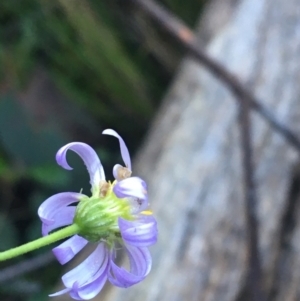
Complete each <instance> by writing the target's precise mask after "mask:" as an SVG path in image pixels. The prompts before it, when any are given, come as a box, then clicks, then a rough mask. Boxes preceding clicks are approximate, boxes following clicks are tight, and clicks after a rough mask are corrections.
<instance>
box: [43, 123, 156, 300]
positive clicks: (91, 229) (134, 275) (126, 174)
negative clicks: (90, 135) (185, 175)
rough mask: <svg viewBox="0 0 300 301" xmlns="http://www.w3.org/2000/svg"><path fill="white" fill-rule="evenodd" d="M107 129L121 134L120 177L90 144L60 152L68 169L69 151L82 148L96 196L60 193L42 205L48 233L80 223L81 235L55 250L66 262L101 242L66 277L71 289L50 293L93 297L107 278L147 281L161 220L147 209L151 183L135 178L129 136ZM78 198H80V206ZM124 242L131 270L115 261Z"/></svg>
mask: <svg viewBox="0 0 300 301" xmlns="http://www.w3.org/2000/svg"><path fill="white" fill-rule="evenodd" d="M103 134H106V135H112V136H115V137H116V138H118V139H119V143H120V148H121V155H122V158H123V161H124V163H125V167H123V166H121V165H119V164H117V165H115V166H114V168H113V175H114V177H115V181H114V182H113V183H111V182H107V181H106V179H105V174H104V170H103V167H102V164H101V162H100V159H99V158H98V156H97V154H96V152H95V151H94V150H93V149H92V148H91V147H90V146H88V145H87V144H85V143H80V142H73V143H69V144H67V145H65V146H64V147H62V148H61V149H60V150H59V151H58V152H57V155H56V161H57V163H58V164H59V165H61V166H62V167H63V168H65V169H72V168H71V167H70V166H69V164H68V163H67V160H66V154H67V151H68V150H72V151H73V152H75V153H77V154H78V155H79V156H80V157H81V158H82V160H83V161H84V163H85V165H86V167H87V170H88V172H89V175H90V183H91V192H92V195H91V196H90V197H88V196H86V195H83V194H81V193H74V192H64V193H59V194H56V195H54V196H52V197H50V198H48V199H47V200H46V201H44V203H43V204H42V205H41V206H40V208H39V210H38V214H39V216H40V218H41V220H42V234H43V235H48V233H49V232H51V231H53V230H55V229H57V228H60V227H63V226H67V225H70V224H72V223H76V224H77V225H78V226H79V228H80V232H79V233H78V235H74V236H72V237H71V238H69V239H68V240H66V241H65V242H63V243H62V244H60V245H59V246H58V247H56V248H54V249H53V253H54V255H55V256H56V258H57V259H58V261H59V262H60V263H61V264H65V263H67V262H69V261H70V260H71V259H72V258H73V257H74V256H75V255H76V254H77V253H78V252H79V251H81V250H82V249H83V248H84V247H85V246H86V245H87V244H88V243H96V248H95V250H94V251H93V252H92V254H90V255H89V256H88V257H87V258H86V259H85V260H84V261H83V262H82V263H80V264H79V265H78V266H77V267H75V268H74V269H73V270H71V271H69V272H67V273H66V274H65V275H64V276H63V277H62V281H63V284H64V286H65V289H63V290H61V291H59V292H57V293H55V294H52V295H50V296H58V295H61V294H64V293H69V294H70V296H71V297H72V298H74V299H76V300H89V299H91V298H93V297H95V296H96V295H97V294H98V293H99V292H100V291H101V289H102V288H103V286H104V284H105V282H106V281H107V280H109V281H110V282H111V283H112V284H113V285H115V286H118V287H129V286H132V285H134V284H136V283H138V282H140V281H142V280H143V279H144V278H145V277H146V276H147V275H148V273H149V272H150V269H151V264H152V260H151V255H150V253H149V250H148V247H149V246H151V245H153V244H154V243H155V242H156V241H157V225H156V220H155V219H154V217H153V216H152V215H151V212H150V211H145V210H146V209H147V208H148V197H147V185H146V183H145V182H144V181H143V180H142V179H140V178H138V177H131V173H132V170H131V160H130V156H129V152H128V149H127V147H126V145H125V143H124V141H123V139H122V138H121V137H120V136H119V135H118V134H117V133H116V132H115V131H114V130H111V129H107V130H105V131H104V132H103ZM74 203H78V204H77V206H76V207H75V206H73V204H74ZM120 245H121V246H122V247H124V249H125V250H126V252H127V255H128V257H129V262H130V268H129V270H126V269H124V268H122V267H119V266H118V265H117V264H116V263H115V258H116V249H117V247H119V246H120Z"/></svg>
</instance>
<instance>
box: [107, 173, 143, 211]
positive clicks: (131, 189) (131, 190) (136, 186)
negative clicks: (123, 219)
mask: <svg viewBox="0 0 300 301" xmlns="http://www.w3.org/2000/svg"><path fill="white" fill-rule="evenodd" d="M113 191H114V193H115V195H116V196H117V197H118V198H126V197H135V198H137V199H138V202H139V203H140V208H139V211H142V210H145V209H146V208H147V207H148V196H147V185H146V182H145V181H143V180H142V179H140V178H138V177H130V178H127V179H124V180H122V181H120V182H117V183H116V185H115V186H114V187H113Z"/></svg>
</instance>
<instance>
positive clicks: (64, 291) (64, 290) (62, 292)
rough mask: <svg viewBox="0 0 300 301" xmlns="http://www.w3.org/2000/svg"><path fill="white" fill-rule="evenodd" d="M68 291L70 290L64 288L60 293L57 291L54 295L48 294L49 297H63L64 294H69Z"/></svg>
mask: <svg viewBox="0 0 300 301" xmlns="http://www.w3.org/2000/svg"><path fill="white" fill-rule="evenodd" d="M70 290H71V289H70V288H64V289H63V290H61V291H58V292H56V293H54V294H50V295H49V297H56V296H60V295H63V294H66V293H68V292H70Z"/></svg>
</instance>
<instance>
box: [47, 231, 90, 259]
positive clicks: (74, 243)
mask: <svg viewBox="0 0 300 301" xmlns="http://www.w3.org/2000/svg"><path fill="white" fill-rule="evenodd" d="M87 243H88V241H87V240H86V239H84V238H83V237H81V236H78V235H74V236H72V237H71V238H69V239H68V240H66V241H65V242H63V243H62V244H60V245H59V246H58V247H56V248H54V249H53V250H52V252H53V253H54V255H55V257H56V258H57V260H58V261H59V262H60V264H65V263H67V262H68V261H70V260H71V259H72V258H73V257H74V256H75V255H76V254H77V253H78V252H80V251H81V250H82V249H83V248H84V247H85V246H86V245H87Z"/></svg>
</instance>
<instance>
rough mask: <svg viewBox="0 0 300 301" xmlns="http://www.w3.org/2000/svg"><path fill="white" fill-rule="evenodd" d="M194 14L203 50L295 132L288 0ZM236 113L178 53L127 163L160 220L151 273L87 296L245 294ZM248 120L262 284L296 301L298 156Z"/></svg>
mask: <svg viewBox="0 0 300 301" xmlns="http://www.w3.org/2000/svg"><path fill="white" fill-rule="evenodd" d="M224 3H228V5H229V6H228V7H229V8H230V9H229V10H228V13H227V14H226V16H227V17H225V18H224V20H223V21H222V22H221V26H219V25H218V24H217V22H219V16H220V15H222V13H224ZM233 3H234V5H233ZM204 20H205V23H204V25H203V26H200V29H199V39H200V41H201V40H202V41H203V40H206V41H208V40H209V43H208V45H207V51H208V52H209V53H210V54H211V55H212V56H213V57H215V59H216V60H218V61H219V62H221V63H222V64H223V65H224V66H226V67H227V68H228V69H230V70H231V71H232V72H234V73H235V74H236V75H237V76H238V77H239V78H240V80H241V81H243V82H244V83H246V84H247V86H248V87H249V88H250V89H251V90H252V91H253V92H254V93H255V94H256V95H258V96H259V97H260V98H261V99H263V101H264V103H265V104H266V105H267V106H268V107H269V108H270V109H271V110H272V111H273V112H274V113H276V115H277V117H278V118H279V119H280V120H281V121H282V122H284V123H285V124H286V125H288V126H289V127H291V128H293V129H294V130H295V131H296V133H298V132H299V130H300V104H299V99H300V84H299V82H300V64H299V62H298V61H299V55H300V2H299V0H285V1H283V0H239V1H234V2H233V1H222V0H221V1H216V2H215V5H214V6H213V9H209V10H208V11H207V14H206V15H205V17H204ZM215 22H216V23H215ZM208 23H209V26H205V24H208ZM214 24H217V25H216V26H213V25H214ZM211 26H212V27H211ZM203 28H205V29H208V30H209V31H207V30H203ZM211 28H213V29H211ZM237 109H238V107H237V105H236V101H235V99H234V98H233V97H232V95H231V94H230V93H229V92H228V90H227V88H226V87H225V86H224V85H223V84H221V83H220V82H218V80H216V79H215V78H214V77H212V76H211V75H210V74H209V72H208V71H207V70H205V69H203V67H202V66H201V65H199V64H198V63H197V62H196V61H194V60H192V59H185V60H184V62H183V63H182V65H181V68H180V70H178V74H177V77H176V79H175V80H174V83H173V85H172V86H171V87H170V90H169V92H168V94H167V95H166V97H165V100H164V104H163V105H162V107H161V109H160V111H159V113H158V115H157V117H156V119H155V121H154V123H153V126H152V128H151V130H150V132H149V134H148V137H147V139H146V141H145V143H144V145H143V147H142V149H141V151H140V153H139V154H138V156H137V158H136V161H135V162H136V164H135V169H134V174H135V175H139V176H141V177H143V178H145V179H146V180H147V182H148V186H149V196H150V202H151V207H152V209H153V211H154V214H155V216H156V217H157V220H158V224H159V242H158V244H157V245H156V246H154V247H152V250H151V251H152V255H153V268H152V271H151V273H150V275H149V276H148V277H147V278H146V280H145V281H143V282H142V283H140V284H138V285H136V286H134V287H132V288H129V289H126V290H121V289H117V288H114V287H112V286H107V287H106V289H105V291H103V292H102V293H100V295H99V296H98V297H97V298H96V299H95V300H99V301H100V300H101V301H104V300H114V301H135V300H143V301H155V300H164V301H171V300H172V301H176V300H178V301H179V300H180V301H181V300H190V301H193V300H195V301H196V300H197V301H233V300H251V298H250V297H249V291H248V290H247V287H246V285H245V283H246V281H245V280H246V276H247V256H248V254H247V229H246V224H245V202H244V194H243V183H242V180H241V178H242V164H241V150H240V139H239V138H240V137H239V128H238V124H237V121H236V117H237V116H236V115H237ZM252 120H253V140H254V151H255V167H256V170H255V177H256V183H257V192H258V210H259V211H258V218H259V235H260V243H259V252H260V256H261V259H262V264H263V286H264V289H265V291H266V293H267V295H268V297H269V300H278V301H279V300H281V301H282V300H285V301H291V300H300V253H299V251H300V206H299V181H300V168H299V162H298V156H297V154H296V153H295V152H294V151H293V149H292V148H291V147H290V146H289V145H287V144H286V142H285V141H284V139H282V137H280V136H279V135H278V134H276V133H274V132H273V131H272V129H271V128H270V127H269V126H268V125H267V124H266V123H265V121H264V120H262V119H261V118H260V117H259V116H257V115H256V114H255V115H254V114H252ZM57 300H59V299H57ZM61 300H63V298H62V299H61ZM64 300H65V299H64ZM66 300H68V299H66Z"/></svg>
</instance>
